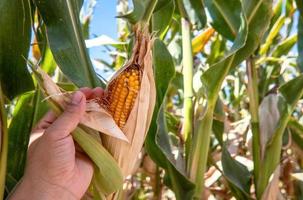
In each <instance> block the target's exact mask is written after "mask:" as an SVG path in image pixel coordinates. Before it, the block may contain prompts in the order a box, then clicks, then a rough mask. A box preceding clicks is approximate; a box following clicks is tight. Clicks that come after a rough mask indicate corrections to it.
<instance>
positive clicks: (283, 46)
mask: <svg viewBox="0 0 303 200" xmlns="http://www.w3.org/2000/svg"><path fill="white" fill-rule="evenodd" d="M297 41H298V36H297V34H294V35H292V36H290V37H288V38H286V39H285V40H284V41H283V42H281V43H280V44H279V45H278V46H277V47H276V48H275V49H274V51H273V53H272V55H273V56H274V57H277V58H279V57H281V56H282V55H286V54H288V52H289V51H290V50H291V49H292V47H293V46H294V45H295V44H296V43H297Z"/></svg>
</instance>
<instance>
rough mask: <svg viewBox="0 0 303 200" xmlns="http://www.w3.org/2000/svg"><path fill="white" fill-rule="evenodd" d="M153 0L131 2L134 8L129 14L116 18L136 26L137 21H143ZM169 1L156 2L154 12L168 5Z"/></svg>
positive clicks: (160, 0)
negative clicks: (123, 19)
mask: <svg viewBox="0 0 303 200" xmlns="http://www.w3.org/2000/svg"><path fill="white" fill-rule="evenodd" d="M153 1H155V0H133V5H134V8H133V10H132V11H131V12H129V13H127V14H125V15H120V16H118V17H119V18H125V19H127V20H128V21H129V22H130V23H131V24H136V23H137V22H139V21H142V20H144V19H143V18H144V15H145V14H146V13H147V12H148V9H149V8H150V5H151V4H152V2H153ZM170 3H171V0H169V1H166V0H157V4H156V6H155V9H154V12H158V11H159V10H160V9H162V8H163V7H165V6H166V5H167V4H170Z"/></svg>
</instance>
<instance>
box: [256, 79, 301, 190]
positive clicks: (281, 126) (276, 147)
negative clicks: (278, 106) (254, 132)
mask: <svg viewBox="0 0 303 200" xmlns="http://www.w3.org/2000/svg"><path fill="white" fill-rule="evenodd" d="M302 85H303V75H300V76H298V77H296V78H294V79H293V80H291V81H289V82H287V83H285V84H284V85H282V86H281V87H280V88H279V92H280V94H281V95H282V96H283V97H284V99H285V104H286V105H285V106H284V109H283V110H282V112H281V113H282V114H281V117H280V119H279V122H278V124H277V126H276V129H275V131H274V133H273V137H272V139H271V140H270V141H269V142H268V144H267V148H266V153H265V157H264V160H263V162H262V169H261V170H260V173H262V174H260V176H259V177H260V180H259V183H258V185H257V192H258V193H257V194H258V195H262V193H263V192H264V190H265V188H266V186H267V184H268V182H269V179H270V176H271V174H272V173H273V172H274V170H275V169H276V167H277V165H278V164H279V162H280V153H277V152H280V151H281V148H282V137H283V133H284V131H285V128H286V126H287V123H288V121H289V119H290V116H291V114H292V112H293V110H294V108H295V106H296V104H297V102H298V101H299V100H300V98H302V95H303V88H302Z"/></svg>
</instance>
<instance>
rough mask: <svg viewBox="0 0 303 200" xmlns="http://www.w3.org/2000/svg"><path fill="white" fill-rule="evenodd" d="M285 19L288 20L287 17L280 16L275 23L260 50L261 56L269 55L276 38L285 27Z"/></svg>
mask: <svg viewBox="0 0 303 200" xmlns="http://www.w3.org/2000/svg"><path fill="white" fill-rule="evenodd" d="M285 19H286V17H285V16H280V17H279V18H278V19H277V21H276V22H275V23H274V25H273V27H272V28H271V30H270V32H269V34H268V36H267V38H266V40H265V43H264V44H263V45H262V46H261V48H260V54H261V55H264V54H266V53H267V51H268V49H269V48H270V46H271V45H272V42H273V40H274V39H275V37H276V36H277V35H278V33H279V31H280V30H281V28H282V27H283V25H284V22H285Z"/></svg>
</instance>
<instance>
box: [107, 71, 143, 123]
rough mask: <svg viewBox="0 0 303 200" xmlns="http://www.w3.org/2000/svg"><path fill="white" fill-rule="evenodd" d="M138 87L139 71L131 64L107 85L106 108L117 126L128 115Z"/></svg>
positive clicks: (124, 121) (125, 119)
mask: <svg viewBox="0 0 303 200" xmlns="http://www.w3.org/2000/svg"><path fill="white" fill-rule="evenodd" d="M139 88H140V71H139V69H138V67H136V66H134V67H133V66H132V67H130V68H128V69H126V70H125V71H123V72H122V73H121V74H120V75H119V76H118V77H117V78H116V79H115V80H114V81H112V82H111V84H110V85H109V87H108V97H107V101H108V102H109V105H108V109H109V111H110V113H111V114H112V116H113V118H114V120H115V122H116V123H117V125H118V126H119V127H121V128H122V127H123V126H124V125H125V123H126V121H127V119H128V116H129V115H130V112H131V110H132V108H133V105H134V103H135V100H136V97H137V94H138V91H139Z"/></svg>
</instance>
